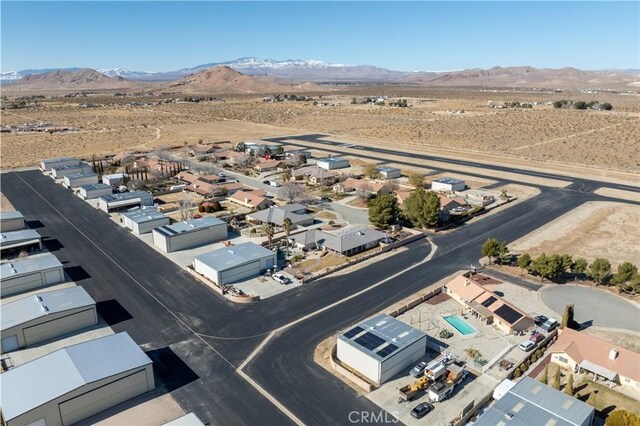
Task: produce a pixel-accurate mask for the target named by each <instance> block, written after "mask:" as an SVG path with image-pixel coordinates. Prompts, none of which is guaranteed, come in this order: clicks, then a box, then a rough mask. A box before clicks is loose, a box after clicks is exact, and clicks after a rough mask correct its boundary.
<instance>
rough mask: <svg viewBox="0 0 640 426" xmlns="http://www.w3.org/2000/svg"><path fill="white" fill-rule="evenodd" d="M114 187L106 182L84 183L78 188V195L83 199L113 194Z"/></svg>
mask: <svg viewBox="0 0 640 426" xmlns="http://www.w3.org/2000/svg"><path fill="white" fill-rule="evenodd" d="M112 193H113V188H111V187H110V186H109V185H105V184H104V183H94V184H91V185H82V186H81V187H80V188H78V196H79V197H80V198H82V199H83V200H90V199H92V198H98V197H102V196H103V195H111V194H112Z"/></svg>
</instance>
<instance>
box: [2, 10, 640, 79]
mask: <svg viewBox="0 0 640 426" xmlns="http://www.w3.org/2000/svg"><path fill="white" fill-rule="evenodd" d="M1 7H2V10H1V22H0V24H1V29H0V32H1V34H0V35H1V37H2V39H1V48H2V51H1V53H0V59H1V68H2V71H3V72H6V71H16V70H21V69H28V68H64V67H90V68H126V69H130V70H136V71H170V70H176V69H180V68H187V67H193V66H196V65H200V64H204V63H210V62H221V61H226V60H231V59H236V58H240V57H246V56H255V57H258V58H271V59H278V60H284V59H315V60H321V61H325V62H331V63H344V64H354V65H355V64H368V65H376V66H381V67H385V68H389V69H395V70H404V71H412V70H414V71H415V70H423V71H428V70H429V71H443V70H458V69H464V68H490V67H492V66H496V65H498V66H516V65H531V66H535V67H541V68H542V67H544V68H561V67H565V66H572V67H576V68H580V69H585V70H596V69H613V68H616V69H626V68H633V69H638V68H640V2H637V1H632V2H612V1H609V2H606V3H605V2H589V1H587V2H577V1H576V2H549V1H539V2H479V1H473V2H406V3H405V2H397V1H394V2H349V3H344V2H304V3H303V2H295V3H294V2H192V3H185V2H180V3H178V2H148V1H140V2H124V1H121V2H11V1H5V0H3V1H2V4H1Z"/></svg>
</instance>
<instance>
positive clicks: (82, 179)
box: [62, 172, 98, 188]
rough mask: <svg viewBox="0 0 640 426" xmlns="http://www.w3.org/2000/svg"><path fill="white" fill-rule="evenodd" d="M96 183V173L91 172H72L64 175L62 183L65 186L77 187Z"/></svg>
mask: <svg viewBox="0 0 640 426" xmlns="http://www.w3.org/2000/svg"><path fill="white" fill-rule="evenodd" d="M95 183H98V175H97V174H95V173H93V172H85V173H74V174H72V175H67V176H65V177H64V181H63V182H62V185H64V186H65V187H67V188H77V187H79V186H82V185H91V184H95Z"/></svg>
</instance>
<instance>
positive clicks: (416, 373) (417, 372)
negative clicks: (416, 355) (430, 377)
mask: <svg viewBox="0 0 640 426" xmlns="http://www.w3.org/2000/svg"><path fill="white" fill-rule="evenodd" d="M425 368H427V362H426V361H422V362H420V363H418V364H416V366H415V367H413V368H412V369H411V371H410V372H409V374H411V375H412V376H413V377H420V376H422V373H424V369H425Z"/></svg>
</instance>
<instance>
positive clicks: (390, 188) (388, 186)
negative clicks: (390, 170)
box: [380, 179, 400, 194]
mask: <svg viewBox="0 0 640 426" xmlns="http://www.w3.org/2000/svg"><path fill="white" fill-rule="evenodd" d="M399 188H400V184H399V183H398V179H389V180H388V181H387V182H386V183H385V184H384V186H383V187H382V189H381V190H380V193H381V194H395V193H396V192H397V191H398V189H399Z"/></svg>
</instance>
